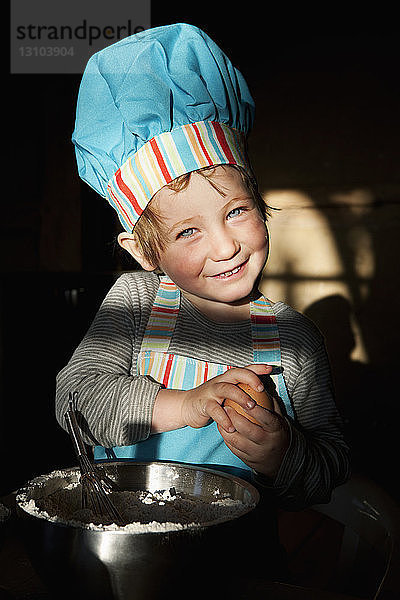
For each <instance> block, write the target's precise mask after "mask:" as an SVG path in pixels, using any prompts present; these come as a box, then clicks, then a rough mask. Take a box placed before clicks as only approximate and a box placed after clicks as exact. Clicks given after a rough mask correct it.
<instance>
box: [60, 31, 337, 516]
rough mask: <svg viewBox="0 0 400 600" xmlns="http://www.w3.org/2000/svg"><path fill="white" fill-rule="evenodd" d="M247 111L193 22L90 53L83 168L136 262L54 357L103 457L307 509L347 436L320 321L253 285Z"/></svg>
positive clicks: (80, 148) (259, 265)
mask: <svg viewBox="0 0 400 600" xmlns="http://www.w3.org/2000/svg"><path fill="white" fill-rule="evenodd" d="M253 113H254V105H253V100H252V98H251V96H250V93H249V91H248V89H247V86H246V83H245V81H244V79H243V77H242V76H241V74H240V73H239V72H238V71H237V70H236V69H235V68H234V67H233V66H232V64H231V63H230V61H229V60H228V58H227V57H226V56H225V55H224V54H223V53H222V51H221V50H220V49H219V48H218V46H216V44H215V43H214V42H212V40H210V38H208V36H207V35H205V34H204V33H203V32H202V31H200V30H199V29H197V28H196V27H193V26H190V25H185V24H177V25H170V26H165V27H159V28H155V29H150V30H147V31H144V32H142V33H139V34H136V35H134V36H131V37H129V38H127V39H124V40H122V41H120V42H118V43H116V44H114V45H112V46H110V47H108V48H106V49H104V50H102V51H101V52H99V53H97V54H96V55H94V56H93V57H92V58H91V60H90V61H89V63H88V66H87V68H86V71H85V73H84V76H83V79H82V83H81V88H80V92H79V98H78V105H77V117H76V127H75V131H74V136H73V141H74V143H75V145H76V154H77V161H78V167H79V172H80V175H81V177H82V178H83V179H84V180H85V181H86V182H87V183H88V184H89V185H91V186H92V187H93V188H94V189H95V190H96V191H98V192H99V194H101V195H102V196H105V197H106V198H107V199H108V201H109V202H110V203H111V204H112V206H113V207H114V208H115V209H116V211H117V213H118V216H119V218H120V221H121V223H122V225H123V227H124V229H125V231H124V232H123V233H121V234H120V235H119V243H120V245H121V246H122V247H123V248H124V249H125V250H126V251H127V252H129V253H130V254H131V255H132V256H133V257H134V259H135V260H136V261H137V262H138V263H139V264H140V265H141V267H142V269H143V270H142V271H134V272H131V273H125V274H123V275H122V276H121V277H120V278H119V279H118V280H117V282H116V283H115V285H114V286H113V288H112V289H111V291H110V292H109V294H108V295H107V297H106V299H105V300H104V302H103V304H102V306H101V308H100V310H99V312H98V314H97V316H96V317H95V319H94V322H93V323H92V325H91V327H90V329H89V331H88V333H87V335H86V336H85V338H84V339H83V341H82V342H81V344H80V345H79V346H78V348H77V349H76V351H75V352H74V354H73V356H72V358H71V360H70V362H69V363H68V365H67V366H66V367H65V368H64V369H63V370H62V371H61V372H60V373H59V375H58V379H57V398H56V412H57V418H58V421H59V423H60V424H61V426H62V427H64V428H65V422H64V418H63V415H64V413H65V411H66V407H67V400H68V392H69V391H73V390H78V391H79V397H78V409H79V411H80V413H81V415H82V419H83V422H84V424H85V429H86V435H87V437H86V441H87V442H88V443H90V444H91V445H92V446H94V447H95V448H94V455H95V459H97V460H100V459H105V458H119V459H121V458H123V459H135V460H174V461H178V462H186V463H191V464H193V463H194V464H201V465H207V466H212V467H218V468H224V469H226V470H233V471H235V472H236V473H239V474H240V475H241V476H244V477H251V476H253V477H254V478H255V481H256V482H257V483H259V484H262V485H265V486H267V487H268V488H269V489H270V490H271V493H272V494H273V495H274V497H275V498H276V501H277V503H278V504H279V505H281V506H283V507H286V508H289V509H299V508H302V507H305V506H309V505H311V504H314V503H318V502H324V501H328V500H329V497H330V494H331V491H332V489H333V488H334V487H335V486H336V485H338V484H339V483H342V482H343V481H344V480H345V479H346V477H347V476H348V458H347V447H346V444H345V443H344V441H343V437H342V434H341V428H340V417H339V415H338V412H337V410H336V407H335V403H334V400H333V395H332V385H331V378H330V372H329V365H328V359H327V356H326V351H325V347H324V343H323V339H322V337H321V334H320V333H319V332H318V330H317V329H316V327H315V326H314V325H313V324H312V323H311V322H310V321H309V320H308V319H306V318H305V317H304V316H302V315H300V314H299V313H297V312H296V311H294V310H293V309H291V308H290V307H288V306H287V305H285V304H284V303H282V302H276V303H273V302H271V301H270V300H268V299H267V298H265V297H263V296H262V295H261V294H260V292H259V291H258V289H257V285H258V282H259V279H260V277H261V274H262V271H263V268H264V266H265V264H266V261H267V256H268V250H269V238H268V232H267V228H266V220H267V216H268V209H267V207H266V206H265V204H264V202H263V200H262V198H261V197H260V195H259V193H258V191H257V186H256V183H255V180H254V176H253V174H252V172H251V169H250V166H249V164H248V160H247V157H246V152H245V140H246V136H247V134H248V132H249V130H250V128H251V125H252V121H253ZM266 376H267V377H266ZM268 376H269V377H270V378H271V379H272V380H273V381H274V383H275V390H276V392H275V394H274V410H273V411H272V410H266V409H263V408H261V407H260V406H255V405H254V402H253V401H252V400H251V399H250V397H249V396H248V395H247V394H246V393H245V392H244V391H242V390H241V389H240V388H239V387H238V386H237V385H236V384H238V383H245V384H248V385H249V386H251V387H252V388H253V389H255V390H256V389H262V388H263V382H264V383H265V382H266V381H267V380H268ZM265 377H266V379H265ZM226 398H230V399H232V400H234V401H235V402H237V403H238V404H240V405H241V406H242V407H243V408H245V409H246V410H247V412H248V413H249V414H250V415H252V416H253V417H254V418H255V419H257V420H258V421H259V423H261V425H257V424H255V423H252V422H250V421H249V420H248V419H246V418H245V417H244V416H242V415H240V414H238V413H237V412H236V411H235V410H233V409H232V408H231V407H228V406H224V400H225V399H226Z"/></svg>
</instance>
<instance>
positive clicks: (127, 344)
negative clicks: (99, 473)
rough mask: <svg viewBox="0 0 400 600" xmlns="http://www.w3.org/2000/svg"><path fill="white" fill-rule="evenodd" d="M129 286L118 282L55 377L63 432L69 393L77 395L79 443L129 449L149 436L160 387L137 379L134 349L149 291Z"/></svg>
mask: <svg viewBox="0 0 400 600" xmlns="http://www.w3.org/2000/svg"><path fill="white" fill-rule="evenodd" d="M131 281H132V278H130V279H128V278H125V277H124V276H121V277H120V278H119V279H118V280H117V282H116V283H115V284H114V286H113V287H112V288H111V290H110V292H109V293H108V294H107V296H106V298H105V300H104V301H103V303H102V305H101V307H100V309H99V311H98V313H97V315H96V316H95V318H94V321H93V323H92V325H91V326H90V328H89V330H88V332H87V334H86V335H85V337H84V339H83V340H82V342H81V343H80V344H79V346H78V347H77V349H76V350H75V352H74V353H73V355H72V357H71V359H70V361H69V362H68V364H67V365H66V366H65V367H64V368H63V369H62V370H61V371H60V373H59V374H58V376H57V381H56V418H57V420H58V422H59V424H60V425H61V426H62V427H63V428H64V429H66V424H65V419H64V414H65V412H66V410H67V408H68V396H69V392H72V391H77V392H78V398H77V409H78V416H79V417H80V424H81V427H82V429H83V433H84V439H85V442H86V443H88V444H90V445H93V446H94V445H101V446H104V447H107V448H110V447H113V446H124V445H130V444H132V443H135V442H138V441H140V440H143V439H146V438H147V437H148V436H149V435H150V430H151V420H152V412H153V405H154V401H155V398H156V395H157V393H158V391H159V389H160V387H161V386H160V384H158V383H156V382H154V381H152V380H151V379H149V378H147V377H144V376H138V375H136V358H137V350H135V342H136V347H137V338H138V335H139V332H138V330H139V323H140V322H143V316H142V317H140V314H141V313H142V315H143V305H144V303H145V298H144V297H145V296H146V295H147V296H148V295H149V290H148V289H144V290H142V293H141V294H140V290H139V289H138V287H136V286H133V285H131ZM146 304H147V305H148V303H146ZM150 307H151V301H150ZM148 312H149V310H148Z"/></svg>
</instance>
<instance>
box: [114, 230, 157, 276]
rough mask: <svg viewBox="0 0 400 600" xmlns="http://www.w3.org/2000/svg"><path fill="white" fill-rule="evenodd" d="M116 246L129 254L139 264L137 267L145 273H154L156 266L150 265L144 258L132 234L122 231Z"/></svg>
mask: <svg viewBox="0 0 400 600" xmlns="http://www.w3.org/2000/svg"><path fill="white" fill-rule="evenodd" d="M118 244H119V245H120V246H121V248H123V249H124V250H126V251H127V252H129V254H130V255H131V256H133V258H134V259H135V260H136V261H137V262H138V263H139V265H140V266H141V267H142V268H143V269H144V270H145V271H154V269H155V268H156V267H157V265H152V264H151V263H150V262H149V261H148V260H147V259H146V258H145V257H144V256H143V252H142V250H141V248H140V245H139V243H138V241H137V238H136V236H135V235H134V234H133V233H128V232H127V231H124V232H123V233H120V234H119V235H118Z"/></svg>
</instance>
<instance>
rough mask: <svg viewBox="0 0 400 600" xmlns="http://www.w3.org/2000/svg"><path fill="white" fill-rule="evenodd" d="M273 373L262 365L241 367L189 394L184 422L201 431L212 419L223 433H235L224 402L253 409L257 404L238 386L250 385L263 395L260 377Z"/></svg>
mask: <svg viewBox="0 0 400 600" xmlns="http://www.w3.org/2000/svg"><path fill="white" fill-rule="evenodd" d="M271 370H272V367H271V366H270V365H259V364H258V365H249V366H248V367H243V368H241V367H237V368H233V369H229V370H228V371H226V372H225V373H223V374H222V375H218V376H217V377H213V378H212V379H210V380H209V381H206V382H205V383H203V384H202V385H199V386H198V387H196V388H194V389H192V390H188V391H187V392H185V396H184V399H183V402H182V408H181V417H182V420H183V422H184V423H185V424H186V425H190V427H195V428H199V427H204V425H207V423H208V422H209V421H210V419H212V420H214V421H216V423H217V425H218V426H219V428H220V430H221V429H222V430H225V431H226V432H234V431H235V425H234V424H233V422H232V420H231V418H230V415H229V413H228V412H227V411H225V410H224V408H223V407H222V404H223V402H224V400H225V399H226V398H230V399H231V400H233V401H234V402H237V403H238V404H240V405H241V406H243V408H246V409H249V408H253V407H254V406H255V402H254V401H253V400H252V399H251V398H250V396H248V395H247V394H246V393H245V392H244V391H243V390H241V389H240V388H239V387H237V385H236V384H237V383H247V384H248V385H250V386H251V387H252V388H253V389H258V388H260V391H261V389H263V384H262V382H261V380H260V379H259V378H258V377H257V375H267V374H269V373H270V372H271ZM233 412H235V411H233Z"/></svg>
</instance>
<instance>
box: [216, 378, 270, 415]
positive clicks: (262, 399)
mask: <svg viewBox="0 0 400 600" xmlns="http://www.w3.org/2000/svg"><path fill="white" fill-rule="evenodd" d="M237 385H238V387H240V388H241V389H242V390H243V391H244V392H246V394H248V395H249V396H250V397H251V398H253V400H254V401H255V402H257V404H258V405H259V406H262V407H264V408H269V409H271V410H274V403H273V401H272V398H271V397H270V396H269V395H268V394H267V392H266V391H265V390H264V391H263V392H256V390H253V388H252V387H250V386H249V385H247V383H238V384H237ZM224 406H231V407H232V408H234V409H235V410H236V412H238V413H239V414H240V415H243V416H244V417H246V419H249V421H251V422H252V423H256V424H257V425H261V423H260V422H259V421H257V420H256V419H255V418H254V417H252V416H250V415H249V413H247V412H246V411H245V410H244V408H242V407H241V406H240V404H238V403H237V402H234V401H233V400H230V398H226V399H225V401H224Z"/></svg>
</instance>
